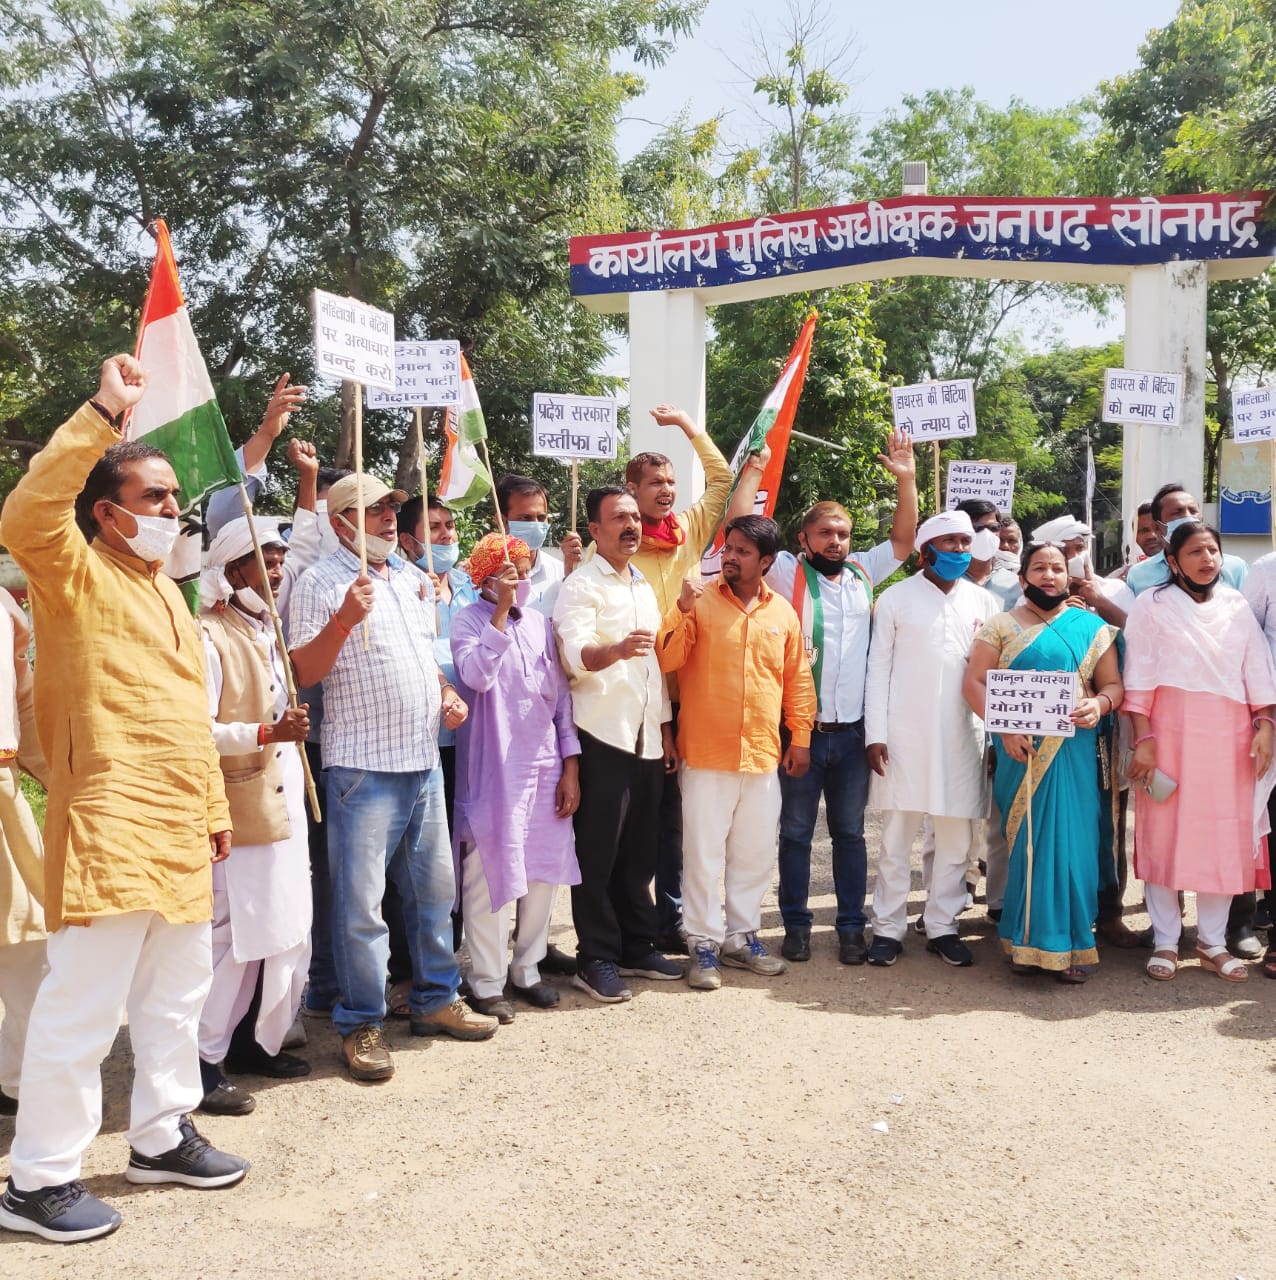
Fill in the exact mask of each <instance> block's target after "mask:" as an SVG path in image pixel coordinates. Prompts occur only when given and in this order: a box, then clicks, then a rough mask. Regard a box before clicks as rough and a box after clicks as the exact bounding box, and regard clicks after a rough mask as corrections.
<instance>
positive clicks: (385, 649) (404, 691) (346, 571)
mask: <svg viewBox="0 0 1276 1280" xmlns="http://www.w3.org/2000/svg"><path fill="white" fill-rule="evenodd" d="M387 563H388V565H389V568H390V575H389V578H388V579H387V578H385V577H383V576H382V575H381V574H379V573H377V572H375V571H374V570H371V569H370V572H369V576H370V577H371V579H372V585H373V602H372V612H371V613H370V614H369V615H368V621H369V623H370V635H369V646H368V648H367V649H365V648H364V647H363V627H362V626H358V627H355V629H354V631H353V632H352V633H351V634H350V635H349V636H348V637H347V638H346V642H345V644H343V645H342V646H341V652H340V653H339V654H338V655H337V661H336V662H335V663H334V664H333V668H332V670H331V671H330V672H329V673H328V674H327V675H326V676H325V677H324V679H323V707H324V714H323V731H322V736H321V739H320V741H321V745H322V749H323V764H324V768H325V769H327V768H330V767H331V766H333V765H337V766H339V767H341V768H344V769H368V770H372V771H374V772H377V773H414V772H417V771H418V770H423V769H432V768H434V766H435V765H437V764H438V763H439V749H438V732H439V702H440V691H439V669H438V665H437V663H436V662H435V659H434V629H435V628H434V588H433V587H432V586H431V585H430V582H429V580H428V579H427V578H426V577H425V575H424V574H421V573H418V572H417V570H415V569H413V568H412V567H410V566H409V565H407V564H405V563H404V562H403V561H402V560H400V559H399V558H398V557H397V556H391V557H390V559H389V561H387ZM358 576H359V558H358V557H357V556H356V555H355V554H354V553H353V552H351V551H349V550H347V549H346V548H345V547H342V548H341V550H340V551H336V552H334V553H333V554H332V555H330V556H326V557H325V558H324V559H322V560H320V561H319V563H318V564H316V565H315V566H314V568H312V569H310V570H308V571H307V572H306V573H304V574H303V575H302V576H301V578H300V579H299V580H298V582H297V585H296V587H295V588H294V589H293V593H292V601H291V604H290V609H289V613H290V616H289V627H290V633H289V637H288V639H289V644H290V646H291V647H292V648H294V649H296V648H299V647H300V646H301V645H303V644H309V643H310V641H311V640H313V639H314V638H315V636H317V635H318V634H319V632H320V631H322V630H323V629H324V627H325V626H327V624H328V621H329V619H330V618H331V617H332V615H333V614H334V613H336V611H337V610H338V609H339V608H340V607H341V602H342V601H343V600H344V599H345V597H346V590H347V589H348V588H349V586H350V584H351V583H352V582H353V581H354V580H355V578H357V577H358Z"/></svg>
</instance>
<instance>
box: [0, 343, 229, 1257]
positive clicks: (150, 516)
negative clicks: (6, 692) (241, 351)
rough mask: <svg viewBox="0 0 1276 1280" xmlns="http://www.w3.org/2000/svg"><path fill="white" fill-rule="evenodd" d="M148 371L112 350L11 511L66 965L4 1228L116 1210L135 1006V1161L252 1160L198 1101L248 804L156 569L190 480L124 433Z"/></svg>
mask: <svg viewBox="0 0 1276 1280" xmlns="http://www.w3.org/2000/svg"><path fill="white" fill-rule="evenodd" d="M145 386H146V375H145V373H144V372H143V371H142V369H141V366H140V365H138V363H137V361H136V360H134V359H133V358H132V357H131V356H114V357H113V358H112V359H110V360H108V361H107V362H106V363H105V364H104V365H103V366H102V378H101V384H100V386H99V388H98V391H97V394H96V395H95V396H94V398H93V399H92V400H90V401H89V402H88V403H87V404H85V405H83V406H82V407H81V408H80V409H79V410H77V411H76V413H75V414H74V416H72V417H71V418H70V420H69V421H67V422H66V423H64V424H63V425H62V426H61V427H59V428H58V430H57V431H56V432H55V433H54V436H53V438H52V439H51V440H50V441H49V444H48V445H47V446H46V447H45V448H44V449H43V450H42V451H41V452H40V453H39V454H37V455H36V457H35V458H34V459H33V460H32V462H31V469H30V471H29V472H28V473H27V475H26V476H24V477H23V479H22V480H21V481H19V483H18V486H17V488H15V489H14V491H13V492H12V493H11V494H10V495H9V498H8V501H7V502H6V503H5V505H4V511H3V514H2V515H0V540H3V542H4V543H5V545H6V546H7V547H8V548H9V550H10V552H11V553H12V555H13V558H14V559H15V560H16V561H17V562H18V564H19V565H20V566H21V567H22V569H23V570H24V572H25V573H26V575H27V579H28V583H29V590H30V598H31V606H32V614H33V620H34V625H35V630H36V634H37V635H38V636H39V637H40V641H39V646H40V648H39V654H38V656H37V659H36V674H35V697H36V727H37V730H38V732H39V737H40V745H41V747H42V748H43V750H44V754H45V756H46V757H47V759H48V763H49V806H48V813H47V815H46V819H45V836H44V838H45V896H44V908H45V917H46V920H47V923H48V928H49V940H48V963H49V972H48V974H47V976H46V977H45V979H44V981H43V982H42V983H41V984H40V990H39V993H38V994H37V996H36V1001H35V1007H34V1009H33V1010H32V1013H31V1021H30V1026H29V1028H28V1032H27V1046H26V1055H25V1057H24V1059H23V1067H22V1084H21V1095H20V1105H19V1108H18V1119H17V1129H16V1133H15V1136H14V1140H13V1147H12V1150H11V1152H10V1162H9V1168H10V1173H9V1182H8V1187H7V1190H6V1191H5V1193H4V1195H3V1197H0V1225H2V1226H5V1227H7V1228H9V1229H10V1230H12V1231H22V1232H28V1233H31V1234H34V1235H38V1236H41V1237H42V1238H44V1239H46V1240H55V1241H59V1242H63V1241H65V1242H70V1241H75V1240H87V1239H92V1238H93V1237H95V1236H100V1235H106V1234H107V1233H109V1232H111V1231H114V1230H115V1228H116V1227H118V1226H119V1225H120V1216H119V1214H118V1213H116V1212H115V1210H114V1209H112V1208H110V1207H109V1206H108V1205H105V1204H103V1203H102V1202H101V1201H100V1200H98V1199H96V1198H95V1197H94V1196H92V1195H90V1194H89V1192H88V1191H87V1190H86V1189H85V1187H84V1184H83V1183H82V1182H80V1181H79V1175H80V1160H81V1156H82V1154H83V1152H84V1149H85V1148H86V1147H87V1146H88V1144H89V1143H90V1142H91V1141H92V1139H93V1136H94V1134H95V1133H96V1132H97V1130H98V1128H99V1126H100V1124H101V1119H102V1084H101V1075H100V1067H101V1063H102V1060H103V1059H104V1058H105V1057H106V1055H107V1053H108V1052H110V1048H111V1044H112V1042H113V1041H114V1039H115V1033H116V1031H117V1030H118V1028H119V1022H120V1012H121V1010H123V1009H127V1012H128V1021H129V1038H130V1040H131V1041H132V1044H133V1055H134V1062H135V1080H134V1086H133V1097H132V1115H131V1122H130V1125H129V1130H128V1139H129V1146H130V1147H131V1153H130V1160H129V1164H128V1168H127V1169H126V1170H125V1177H126V1178H127V1179H128V1180H129V1181H130V1182H141V1183H157V1182H178V1183H183V1184H185V1185H188V1186H198V1187H211V1186H229V1185H230V1184H231V1183H234V1182H238V1181H239V1180H240V1179H241V1178H242V1177H243V1176H244V1173H245V1172H246V1170H247V1168H248V1162H247V1161H245V1160H242V1159H240V1158H239V1157H237V1156H229V1155H225V1154H223V1153H222V1152H219V1151H217V1150H215V1149H214V1148H213V1147H211V1146H210V1145H209V1144H208V1143H207V1142H206V1141H205V1140H204V1139H203V1138H202V1137H200V1135H199V1133H198V1132H197V1131H196V1130H195V1128H194V1125H193V1124H192V1123H191V1120H190V1117H189V1115H188V1113H189V1112H191V1111H193V1110H194V1109H195V1108H196V1107H197V1106H198V1105H199V1102H200V1098H201V1097H202V1096H203V1089H202V1087H201V1084H200V1075H199V1051H198V1045H197V1039H196V1032H197V1028H198V1023H199V1012H200V1008H201V1006H202V1005H203V1003H204V997H205V995H206V994H207V992H208V987H209V983H210V981H211V976H212V966H211V952H210V927H211V926H210V922H211V917H212V874H211V870H210V861H211V860H214V859H217V858H221V857H225V856H226V854H227V853H229V851H230V830H229V828H230V813H229V810H228V808H227V805H226V794H225V790H224V788H223V785H222V776H221V769H220V767H219V764H218V756H217V751H216V748H215V746H214V744H213V738H212V734H211V732H210V729H209V721H208V702H207V693H206V690H205V686H204V656H203V648H202V645H201V643H200V638H199V632H198V630H197V629H196V626H195V621H194V619H193V618H192V617H191V615H190V611H189V610H188V609H187V607H186V605H185V602H184V601H183V599H182V596H181V594H180V592H179V591H178V590H177V587H176V586H175V585H174V583H173V582H172V581H171V579H169V578H166V577H164V575H163V574H162V573H161V572H160V566H161V564H162V563H163V561H164V559H165V557H166V555H167V553H168V550H169V549H170V548H171V546H172V542H173V539H174V537H175V536H176V531H177V526H178V522H177V514H178V504H177V478H176V476H175V475H174V473H173V469H172V467H171V466H170V465H169V464H168V461H167V459H166V458H165V457H164V455H163V454H162V453H160V452H159V451H158V450H155V449H151V448H149V447H147V446H145V445H143V444H140V443H126V444H121V443H120V441H121V440H122V436H121V432H120V427H119V423H120V421H121V419H122V418H123V415H124V413H125V412H126V411H127V410H128V409H130V408H131V407H132V406H133V405H135V404H136V403H137V402H138V401H139V400H140V399H141V397H142V394H143V392H144V390H145ZM112 446H114V447H113V448H112ZM77 521H78V527H77ZM82 530H83V532H82ZM90 538H91V541H89V540H88V539H90Z"/></svg>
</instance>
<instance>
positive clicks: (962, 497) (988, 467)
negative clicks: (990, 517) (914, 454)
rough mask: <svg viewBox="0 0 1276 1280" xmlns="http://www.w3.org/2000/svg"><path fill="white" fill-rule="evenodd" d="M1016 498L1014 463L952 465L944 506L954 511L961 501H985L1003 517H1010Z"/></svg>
mask: <svg viewBox="0 0 1276 1280" xmlns="http://www.w3.org/2000/svg"><path fill="white" fill-rule="evenodd" d="M1014 497H1015V464H1014V463H1013V462H950V463H949V464H948V487H947V489H946V491H945V494H944V507H945V509H946V510H948V511H951V510H952V509H953V508H954V507H955V506H956V505H957V504H958V503H959V502H965V501H966V500H967V499H969V498H983V499H984V500H985V501H987V502H991V503H992V504H993V506H995V507H996V508H997V510H998V511H1000V512H1001V514H1002V515H1003V516H1008V515H1009V514H1010V509H1011V504H1012V503H1013V501H1014Z"/></svg>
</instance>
